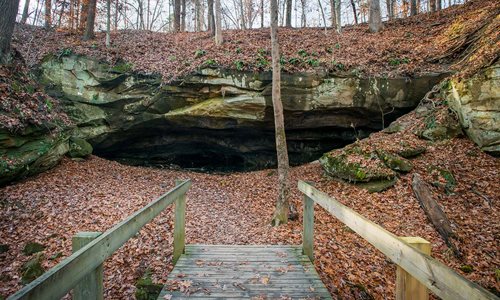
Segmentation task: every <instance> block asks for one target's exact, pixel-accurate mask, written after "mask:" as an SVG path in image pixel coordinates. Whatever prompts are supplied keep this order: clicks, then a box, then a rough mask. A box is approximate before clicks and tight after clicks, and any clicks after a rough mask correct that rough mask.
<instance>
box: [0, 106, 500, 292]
mask: <svg viewBox="0 0 500 300" xmlns="http://www.w3.org/2000/svg"><path fill="white" fill-rule="evenodd" d="M413 116H414V113H411V114H409V115H407V116H404V117H403V118H413ZM404 134H405V133H404V132H401V133H396V134H392V135H388V134H385V133H382V132H380V133H375V134H372V135H371V136H370V137H369V138H368V139H365V140H362V141H360V142H359V143H362V144H365V145H366V144H376V145H384V144H391V142H392V141H395V140H402V139H405V140H406V141H408V142H412V139H413V138H414V137H412V136H411V135H406V136H403V135H404ZM413 142H416V143H422V141H413ZM425 143H426V146H427V151H426V152H425V153H424V154H423V155H421V156H419V157H417V158H414V159H412V163H413V164H414V169H413V170H412V171H411V172H410V173H408V174H405V175H401V176H400V178H399V180H398V182H397V184H396V185H395V186H394V187H392V188H390V189H388V190H386V191H384V192H381V193H368V192H367V191H366V190H364V189H361V188H359V187H357V186H354V185H351V184H347V183H345V182H341V181H335V180H331V179H328V178H326V177H325V176H324V175H323V172H322V169H321V166H320V164H319V163H317V162H313V163H310V164H306V165H303V166H298V167H294V168H292V169H291V181H292V183H293V184H292V186H293V189H292V194H291V199H292V201H293V202H294V203H295V204H296V205H297V207H298V208H299V215H300V216H301V215H302V209H301V201H302V200H301V199H302V196H301V194H300V192H299V191H298V190H297V188H296V183H297V180H299V179H300V180H308V181H313V182H314V183H315V184H316V187H317V188H318V189H320V190H322V191H324V192H326V193H328V194H329V195H330V196H333V197H335V198H336V199H338V200H339V201H340V202H342V203H344V204H345V205H347V206H348V207H351V208H353V209H354V210H356V211H357V212H359V213H360V214H362V215H364V216H365V217H367V218H368V219H370V220H371V221H374V222H376V223H378V224H380V225H381V226H383V227H384V228H386V229H387V230H389V231H390V232H392V233H394V234H396V235H398V236H420V237H423V238H425V239H427V240H429V241H430V242H432V255H433V256H434V257H436V258H437V259H439V260H440V261H442V262H443V263H445V264H446V265H448V266H450V267H452V268H453V269H454V270H456V271H457V272H459V273H460V274H462V275H464V276H465V277H467V278H468V279H470V280H472V281H475V282H477V283H479V284H480V285H482V286H484V287H486V288H488V289H490V290H492V291H496V293H497V294H498V291H499V290H500V281H499V280H500V278H499V277H498V276H499V273H500V271H499V269H500V259H499V256H498V249H499V241H500V238H499V235H500V223H499V222H498V220H499V219H500V218H499V217H500V216H499V211H500V210H499V208H500V202H499V200H500V199H499V195H500V193H499V191H500V175H499V172H500V160H499V159H498V158H494V157H491V156H489V155H487V154H484V153H482V152H481V151H480V150H479V149H478V148H477V146H475V145H474V144H473V143H472V142H471V141H470V140H468V139H466V138H454V139H452V140H448V141H443V142H436V143H432V144H431V143H429V142H425ZM431 166H436V167H439V168H445V169H447V170H449V171H451V172H452V174H453V176H454V178H455V179H456V186H455V187H454V189H453V191H452V192H451V193H446V192H445V191H444V189H443V188H442V187H439V185H437V186H431V188H432V191H433V193H434V197H435V199H437V200H438V202H439V203H440V205H441V206H442V207H443V209H444V211H445V212H446V213H447V215H448V217H449V218H450V220H451V221H452V223H453V224H454V225H455V230H456V232H457V233H458V235H459V237H460V240H461V243H460V249H461V251H463V254H464V256H463V259H461V260H460V259H457V258H455V257H454V256H453V254H452V252H451V251H450V250H449V248H448V247H447V246H446V245H445V243H444V241H443V240H442V239H441V237H440V236H439V235H438V233H437V232H436V230H435V229H434V227H433V226H432V225H431V223H430V222H429V221H428V220H427V218H426V216H425V214H424V212H423V211H422V209H421V208H420V206H419V204H418V202H417V200H416V198H415V196H414V194H413V191H412V188H411V180H412V175H413V173H415V172H418V173H419V174H421V175H422V176H423V178H424V179H425V180H426V181H427V182H429V183H430V182H432V181H436V180H437V181H438V182H439V181H440V180H442V179H440V178H435V176H436V174H435V172H433V171H432V169H433V168H430V167H431ZM175 179H191V180H192V182H193V185H192V187H191V189H190V191H189V192H188V201H187V216H186V218H187V221H186V222H187V223H186V242H187V243H188V244H193V243H206V244H300V243H301V231H302V218H301V217H300V218H299V219H298V220H296V221H291V222H289V223H288V224H286V225H283V226H280V227H277V228H273V227H271V226H270V220H271V217H272V213H273V209H274V205H275V199H276V197H277V175H276V173H275V171H274V170H262V171H256V172H248V173H233V174H227V175H221V174H205V173H193V172H188V171H179V170H160V169H152V168H146V167H132V166H126V165H122V164H119V163H117V162H113V161H107V160H104V159H101V158H98V157H95V156H91V157H90V158H88V159H87V160H85V161H73V160H70V159H64V160H63V161H62V163H61V164H60V165H59V166H58V167H56V168H54V169H52V170H50V171H48V172H46V173H43V174H40V175H38V176H35V177H32V178H29V179H26V180H25V181H22V182H18V183H15V184H13V185H10V186H6V187H3V188H1V189H0V207H1V210H0V244H7V245H9V247H10V248H9V250H8V251H7V252H6V253H3V254H0V270H1V277H0V278H1V279H0V294H1V295H4V296H5V295H9V294H11V293H12V292H14V291H16V290H17V289H19V288H20V287H21V285H20V283H19V281H20V268H21V266H22V264H23V263H25V262H26V261H27V260H28V259H30V257H28V256H24V255H23V254H22V249H23V247H24V245H25V244H26V243H27V242H31V241H37V242H39V243H42V244H43V245H45V246H46V248H45V250H44V255H45V257H46V259H45V260H44V262H43V265H44V266H45V267H46V268H50V267H53V266H54V265H55V264H56V263H58V262H59V261H61V260H62V259H63V257H67V256H68V255H70V252H71V237H72V236H73V235H74V234H76V233H77V232H79V231H101V232H102V231H105V230H107V229H109V228H110V227H112V226H113V224H116V223H117V222H119V221H120V220H123V219H124V218H125V217H127V216H128V215H130V214H131V213H132V212H134V211H136V210H138V209H139V208H141V207H143V206H144V205H146V204H147V203H148V202H150V201H152V200H153V199H155V197H158V196H159V195H161V194H162V193H164V192H166V191H168V190H169V189H170V188H172V187H173V186H174V180H175ZM315 217H316V220H315V235H314V242H315V257H316V258H317V259H316V260H315V266H316V269H317V271H318V272H319V274H320V276H321V277H322V279H323V281H324V282H325V284H326V286H327V287H328V289H329V290H330V292H331V293H332V295H333V296H334V298H335V297H337V298H339V299H340V298H341V299H371V298H370V297H374V298H375V299H387V298H388V299H391V298H393V295H394V287H395V269H396V266H395V264H393V263H391V262H390V261H389V260H388V259H386V258H385V257H384V256H383V255H382V254H381V253H380V252H378V251H377V250H375V249H374V248H373V247H372V246H370V245H369V244H368V243H366V242H365V241H364V240H363V239H361V238H359V237H358V236H357V235H356V234H355V233H354V232H352V231H351V230H350V229H348V228H347V227H346V226H344V225H343V224H341V223H340V222H339V221H337V220H336V219H335V218H334V217H332V216H330V215H329V214H327V213H326V212H325V211H324V210H322V209H321V208H318V207H317V208H316V212H315ZM172 232H173V217H172V210H171V207H170V208H168V209H166V211H165V212H164V213H162V214H161V215H160V216H159V217H157V218H156V219H155V220H154V221H153V222H152V223H150V224H148V225H146V226H145V227H144V228H143V230H142V231H141V232H140V234H138V235H137V236H136V237H134V238H132V239H131V240H130V241H129V242H127V243H126V244H125V246H124V247H122V248H121V249H119V250H118V251H117V252H116V253H115V254H114V255H113V256H112V257H111V258H110V259H108V260H107V261H106V262H105V267H104V269H105V298H106V299H125V298H131V297H132V295H133V293H134V290H135V287H134V284H135V282H136V280H137V279H138V278H139V277H140V276H141V275H142V274H143V273H144V271H145V270H146V269H147V268H149V269H150V270H151V271H152V273H153V279H154V280H155V281H157V282H160V283H164V282H165V280H166V276H167V274H168V273H169V271H171V269H172V264H171V253H172V241H173V236H172ZM57 253H62V257H59V258H55V259H52V260H51V259H48V258H49V257H54V256H57V255H56V254H57ZM467 265H470V266H471V267H472V268H470V267H465V266H467ZM464 271H466V272H467V273H466V272H464ZM271 280H272V279H271Z"/></svg>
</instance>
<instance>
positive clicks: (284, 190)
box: [271, 0, 290, 226]
mask: <svg viewBox="0 0 500 300" xmlns="http://www.w3.org/2000/svg"><path fill="white" fill-rule="evenodd" d="M271 54H272V66H273V86H272V98H273V109H274V128H275V134H276V152H277V156H278V185H279V190H278V193H279V194H278V199H277V201H276V209H275V211H274V216H273V220H272V221H271V224H272V225H273V226H278V225H280V224H285V223H287V222H288V212H289V207H288V205H289V203H288V194H289V192H290V186H289V182H288V169H289V166H288V151H287V147H286V136H285V121H284V117H283V103H282V102H281V88H280V84H281V74H280V72H281V70H280V50H279V42H278V3H277V0H271Z"/></svg>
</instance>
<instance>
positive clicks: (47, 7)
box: [45, 0, 52, 29]
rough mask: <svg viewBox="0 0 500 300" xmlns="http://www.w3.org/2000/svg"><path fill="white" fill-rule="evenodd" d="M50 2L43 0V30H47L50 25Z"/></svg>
mask: <svg viewBox="0 0 500 300" xmlns="http://www.w3.org/2000/svg"><path fill="white" fill-rule="evenodd" d="M51 10H52V1H51V0H45V29H49V28H50V26H51V24H52V11H51Z"/></svg>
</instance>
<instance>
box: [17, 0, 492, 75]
mask: <svg viewBox="0 0 500 300" xmlns="http://www.w3.org/2000/svg"><path fill="white" fill-rule="evenodd" d="M499 13H500V3H499V2H498V1H496V0H473V1H467V3H466V4H464V5H457V6H453V7H451V8H447V9H445V10H442V11H439V12H437V13H433V14H420V15H417V16H414V17H409V18H405V19H397V20H394V21H390V22H385V23H384V24H385V29H384V30H383V31H381V32H380V33H377V34H370V33H369V32H368V26H367V25H366V24H361V25H357V26H350V27H346V28H344V31H343V32H342V33H341V34H337V33H336V32H335V30H333V29H330V30H328V31H327V32H326V34H325V31H324V30H323V29H322V28H304V29H287V28H280V29H279V37H280V44H281V54H282V59H281V60H282V61H281V65H282V68H283V70H284V71H285V72H289V73H295V72H304V71H315V70H318V69H320V70H322V71H326V72H332V73H335V74H340V75H345V74H348V75H356V76H381V77H382V76H384V77H398V76H399V77H401V76H416V75H420V74H423V73H429V72H438V73H440V72H443V71H453V70H458V71H462V72H465V71H467V72H468V73H469V74H473V73H475V72H477V70H478V69H480V68H482V67H484V66H487V65H490V64H492V63H493V62H494V61H495V60H496V59H498V55H499V53H498V50H495V49H498V34H499V33H498V30H497V29H498V22H499V21H500V20H499V17H498V15H499ZM104 39H105V36H104V34H103V33H100V34H97V37H96V39H94V40H91V41H87V42H84V41H82V40H81V38H80V36H79V35H75V34H71V33H69V32H64V31H46V30H44V29H42V28H36V27H31V26H17V28H16V31H15V37H14V46H15V47H16V48H17V49H18V50H19V51H20V52H21V53H22V54H23V56H24V57H25V59H26V60H27V62H28V64H29V65H31V66H34V65H38V64H39V63H40V61H42V60H43V58H44V57H45V56H46V55H47V54H53V53H58V54H69V53H75V54H85V55H87V56H90V57H93V58H97V59H100V60H105V61H107V62H108V63H110V64H114V63H117V62H120V61H125V62H126V63H127V64H128V65H127V67H128V68H131V69H133V70H135V71H140V72H144V73H156V74H161V75H162V80H163V81H165V82H169V81H172V80H176V79H180V78H182V77H184V76H186V75H188V74H191V73H193V72H195V71H196V70H197V69H199V68H203V67H221V68H224V69H236V70H244V71H257V72H261V71H268V70H270V68H271V64H270V62H271V53H270V32H269V29H267V28H266V29H255V30H228V31H224V40H225V43H224V44H223V45H222V46H216V45H215V44H214V42H213V38H212V37H211V36H210V34H208V33H206V32H199V33H178V34H174V33H156V32H149V31H135V30H127V31H118V32H113V33H112V38H111V39H112V47H111V48H109V49H107V48H105V46H104V45H105V42H104ZM471 44H473V45H474V46H471ZM495 47H496V48H495ZM458 61H461V62H462V63H460V64H456V65H454V64H455V63H457V62H458Z"/></svg>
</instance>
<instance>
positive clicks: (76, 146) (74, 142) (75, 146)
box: [68, 137, 92, 158]
mask: <svg viewBox="0 0 500 300" xmlns="http://www.w3.org/2000/svg"><path fill="white" fill-rule="evenodd" d="M90 154H92V145H91V144H89V143H88V142H87V141H86V140H84V139H82V138H78V137H71V138H70V139H69V151H68V155H69V157H72V158H83V157H87V156H89V155H90Z"/></svg>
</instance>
